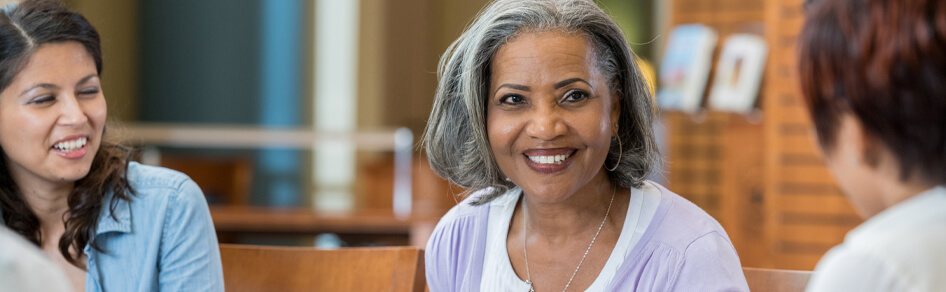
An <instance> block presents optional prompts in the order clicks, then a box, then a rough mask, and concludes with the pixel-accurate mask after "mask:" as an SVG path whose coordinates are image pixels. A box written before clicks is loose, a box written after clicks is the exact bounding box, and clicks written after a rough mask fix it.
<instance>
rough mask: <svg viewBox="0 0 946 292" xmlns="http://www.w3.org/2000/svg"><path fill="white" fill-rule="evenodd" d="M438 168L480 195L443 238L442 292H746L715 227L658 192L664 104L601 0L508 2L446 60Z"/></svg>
mask: <svg viewBox="0 0 946 292" xmlns="http://www.w3.org/2000/svg"><path fill="white" fill-rule="evenodd" d="M439 77H440V84H439V87H438V89H437V95H436V99H435V103H434V109H433V111H432V112H431V115H430V119H429V121H428V124H427V129H426V132H425V133H424V141H423V142H424V145H425V149H426V151H427V155H428V158H429V159H430V163H431V166H432V167H433V169H434V170H435V171H436V172H437V173H438V174H439V175H441V176H443V177H444V178H446V179H449V180H450V181H451V182H453V183H456V184H458V185H460V186H463V187H465V188H467V189H470V190H471V193H470V194H469V196H468V198H467V199H466V200H464V202H463V203H461V204H459V205H458V206H456V207H454V208H453V209H452V210H450V212H448V213H447V215H446V216H444V217H443V218H442V219H441V220H440V223H438V225H437V228H436V229H435V231H434V233H433V235H432V236H431V237H430V241H428V243H427V249H426V254H425V258H426V260H427V262H426V271H427V281H428V285H429V287H430V290H431V291H530V290H532V291H535V290H541V291H557V290H558V289H563V291H569V290H577V291H632V290H648V291H672V290H679V291H747V290H748V287H747V286H746V282H745V277H744V276H743V274H742V267H741V265H740V264H739V258H738V256H737V255H736V253H735V249H734V248H733V246H732V244H731V243H730V241H729V238H728V236H727V235H726V233H725V231H723V229H722V228H721V227H720V226H719V224H718V223H717V222H716V221H715V220H713V218H711V217H710V216H709V215H707V214H706V213H705V212H703V211H702V210H700V209H699V208H698V207H696V206H695V205H693V204H692V203H690V202H689V201H687V200H685V199H683V198H682V197H680V196H678V195H676V194H674V193H672V192H670V191H668V190H666V189H665V188H663V187H662V186H659V185H657V184H656V183H653V182H650V181H646V180H645V179H646V177H647V176H648V175H649V174H650V172H651V171H652V169H653V168H654V166H655V165H657V164H659V162H660V158H659V154H658V153H657V146H656V143H655V138H654V134H653V132H652V130H651V127H652V123H653V120H654V110H653V104H652V102H651V96H650V94H651V92H650V91H649V90H648V89H647V84H646V81H645V80H644V78H643V77H642V76H641V73H640V70H639V69H638V68H637V66H636V62H635V56H634V55H633V53H632V52H631V51H630V48H629V47H628V44H627V41H626V40H625V39H624V37H623V35H622V33H621V31H620V29H619V28H618V27H617V25H616V24H615V23H614V22H613V21H612V20H611V19H610V17H608V15H607V14H605V13H604V12H603V11H602V10H601V9H600V8H598V7H597V6H596V5H595V4H594V2H593V1H591V0H498V1H494V2H493V3H491V4H490V5H489V6H488V7H486V8H485V9H484V10H483V11H482V12H481V13H480V15H479V16H478V17H477V18H476V20H475V21H474V22H473V24H471V26H470V27H469V28H468V29H467V31H466V32H464V33H463V35H462V36H460V38H459V39H458V40H457V41H456V42H454V43H453V44H452V45H451V47H450V49H448V51H447V53H446V54H444V56H443V57H442V58H441V62H440V70H439Z"/></svg>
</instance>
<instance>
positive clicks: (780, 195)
mask: <svg viewBox="0 0 946 292" xmlns="http://www.w3.org/2000/svg"><path fill="white" fill-rule="evenodd" d="M802 3H804V0H768V1H766V5H767V9H766V24H767V25H768V27H767V31H766V32H767V35H766V39H767V42H768V43H769V46H770V55H771V57H770V58H769V63H768V69H767V72H766V85H765V87H764V90H765V95H766V98H767V99H766V103H765V106H764V111H765V114H766V124H765V139H766V142H767V143H766V144H767V145H769V147H768V149H767V150H766V154H765V168H766V174H765V176H766V187H765V192H766V197H767V200H766V209H767V211H768V212H766V226H765V230H766V238H767V239H768V241H767V242H766V244H768V245H769V248H770V251H771V259H772V263H773V264H774V265H775V266H778V267H780V268H790V269H811V268H813V267H814V265H815V263H817V261H818V260H819V259H820V258H821V256H822V255H824V253H825V252H827V251H828V249H829V248H831V247H832V246H834V245H836V244H838V243H840V242H842V241H843V239H844V234H846V233H847V231H849V230H850V229H852V228H853V227H854V226H857V224H860V222H861V219H860V218H859V217H858V216H857V214H856V213H855V212H854V209H853V208H852V207H851V206H850V204H849V203H848V201H847V200H846V199H845V198H844V196H843V194H842V193H841V191H840V190H839V189H838V187H837V185H836V184H835V182H834V179H833V177H832V176H831V174H830V173H829V172H828V170H827V169H826V168H825V167H824V163H823V161H822V159H821V156H820V154H819V152H818V149H817V146H816V144H815V142H814V141H813V135H812V134H809V133H810V132H811V131H813V130H812V127H811V122H810V121H809V119H808V115H807V112H806V110H805V107H804V104H803V102H802V100H801V96H800V92H799V87H798V86H799V83H798V78H797V72H796V64H797V57H796V50H795V49H796V44H797V39H798V34H799V32H800V31H801V27H802V24H803V21H804V9H803V8H802Z"/></svg>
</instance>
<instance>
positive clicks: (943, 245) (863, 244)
mask: <svg viewBox="0 0 946 292" xmlns="http://www.w3.org/2000/svg"><path fill="white" fill-rule="evenodd" d="M936 212H937V213H938V212H939V211H936ZM910 215H916V216H922V215H924V214H918V213H913V214H910ZM929 218H930V219H934V218H938V219H936V220H934V221H935V222H934V221H926V222H916V223H922V224H917V225H891V226H884V227H885V228H864V226H863V225H867V224H869V223H870V220H868V222H866V223H864V224H862V226H859V227H858V228H856V229H855V230H853V231H851V232H850V233H848V236H847V237H846V238H845V241H844V243H842V244H841V245H838V246H836V247H834V248H832V249H831V251H829V252H828V253H827V254H825V256H824V257H823V258H822V260H821V261H820V262H818V266H817V267H816V268H815V271H816V272H817V273H815V275H814V276H812V280H811V283H810V285H809V286H810V287H809V288H810V289H811V290H812V291H831V290H835V291H836V289H838V288H843V289H844V290H850V291H855V290H857V291H907V290H918V291H942V290H943V289H946V279H944V278H943V277H942V275H943V274H944V273H946V266H944V265H943V263H944V262H946V215H933V216H931V217H929ZM871 220H873V219H871Z"/></svg>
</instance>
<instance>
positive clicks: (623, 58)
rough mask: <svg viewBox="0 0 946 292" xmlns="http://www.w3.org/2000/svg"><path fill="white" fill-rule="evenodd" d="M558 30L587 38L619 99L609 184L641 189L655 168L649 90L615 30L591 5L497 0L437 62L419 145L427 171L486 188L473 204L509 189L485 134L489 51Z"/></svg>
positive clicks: (587, 0) (586, 1)
mask: <svg viewBox="0 0 946 292" xmlns="http://www.w3.org/2000/svg"><path fill="white" fill-rule="evenodd" d="M540 31H561V32H564V33H575V34H579V35H583V36H585V37H587V39H588V41H589V45H590V46H592V47H593V50H594V52H595V56H596V59H597V60H596V61H597V63H598V66H599V70H601V72H602V73H603V74H604V75H605V77H606V78H607V80H608V84H609V86H610V89H611V93H612V95H614V96H616V97H618V98H620V100H621V102H620V112H621V116H620V118H619V119H618V129H619V130H618V137H619V138H620V139H621V141H622V142H623V145H624V147H623V148H624V149H623V150H624V153H623V154H620V153H618V147H617V143H618V142H617V140H613V139H612V143H611V144H612V145H611V149H610V152H609V153H608V157H607V159H605V165H614V164H615V163H617V161H616V160H618V157H619V156H621V155H623V158H622V159H621V161H620V165H618V167H617V169H616V170H615V171H611V172H608V177H609V178H610V179H611V181H612V182H615V183H617V184H618V185H620V186H622V187H627V188H631V187H640V185H641V184H642V183H643V182H644V180H645V179H646V178H647V177H648V176H649V175H650V173H651V171H652V170H653V169H654V167H655V166H656V165H658V164H659V163H660V162H661V157H660V153H659V151H658V149H657V143H656V140H655V138H654V133H653V129H652V124H653V121H654V115H655V111H654V105H653V100H652V97H651V94H652V93H651V92H650V89H649V88H648V87H647V83H646V81H645V80H644V77H643V75H642V74H641V71H640V69H639V68H638V67H637V64H636V62H635V60H636V59H635V58H636V57H635V55H634V54H633V53H632V52H631V49H630V47H629V46H628V44H627V40H625V38H624V34H623V33H622V32H621V29H620V28H619V27H618V26H617V24H616V23H614V21H613V20H612V19H611V18H610V17H609V16H608V15H607V14H606V13H605V12H604V11H603V10H601V8H599V7H598V6H597V5H596V4H595V3H594V2H593V1H592V0H498V1H494V2H492V3H490V4H489V5H488V6H487V7H486V8H485V9H484V10H482V11H481V12H480V13H479V14H478V15H477V17H476V19H475V20H474V21H473V23H472V24H471V25H470V26H469V27H468V28H467V30H466V31H465V32H463V34H462V35H461V36H460V38H458V39H457V40H456V41H454V42H453V44H451V45H450V47H449V48H447V51H446V52H445V53H444V55H443V56H442V57H441V58H440V64H439V67H438V70H437V77H438V79H439V83H438V86H437V93H436V96H435V100H434V105H433V110H432V111H431V113H430V119H429V120H428V121H427V128H426V129H425V131H424V137H423V141H422V143H423V146H424V149H425V151H426V152H427V157H428V159H429V161H430V165H431V167H432V168H433V170H434V171H435V172H436V173H437V174H438V175H440V176H441V177H443V178H446V179H447V180H449V181H450V182H452V183H455V184H457V185H459V186H461V187H464V188H467V189H468V190H469V191H468V192H469V193H472V192H475V191H479V190H484V189H488V191H487V192H488V193H487V194H485V195H483V196H480V197H479V199H478V200H476V201H475V202H473V204H484V203H487V202H489V201H491V200H493V199H495V198H496V197H498V196H500V195H502V194H503V193H505V192H506V191H507V190H509V189H510V188H513V187H515V185H513V184H512V182H510V181H508V180H506V178H505V175H503V173H502V171H501V170H500V169H499V165H498V164H497V163H496V160H495V158H494V157H493V154H492V152H491V151H490V145H489V140H488V138H487V134H486V95H487V91H488V87H489V74H490V72H489V70H490V61H491V59H492V57H493V55H494V54H495V53H496V51H498V50H499V48H500V47H502V46H503V45H504V44H506V43H507V42H508V41H509V40H511V39H512V38H515V37H516V36H517V35H519V34H521V33H524V32H540Z"/></svg>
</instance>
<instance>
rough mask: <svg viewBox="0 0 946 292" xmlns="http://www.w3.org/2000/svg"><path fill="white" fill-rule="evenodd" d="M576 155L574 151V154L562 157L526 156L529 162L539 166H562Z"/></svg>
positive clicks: (566, 154) (570, 153) (562, 155)
mask: <svg viewBox="0 0 946 292" xmlns="http://www.w3.org/2000/svg"><path fill="white" fill-rule="evenodd" d="M574 153H575V152H574V151H572V152H569V153H565V154H560V155H536V156H529V155H526V157H528V158H529V160H531V161H532V162H535V163H538V164H562V163H563V162H565V160H567V159H568V158H569V157H571V156H572V154H574Z"/></svg>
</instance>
